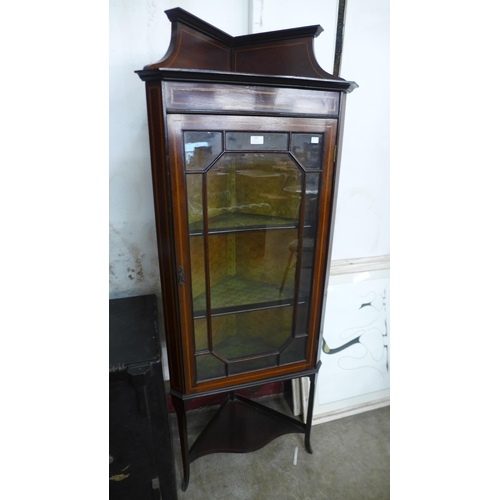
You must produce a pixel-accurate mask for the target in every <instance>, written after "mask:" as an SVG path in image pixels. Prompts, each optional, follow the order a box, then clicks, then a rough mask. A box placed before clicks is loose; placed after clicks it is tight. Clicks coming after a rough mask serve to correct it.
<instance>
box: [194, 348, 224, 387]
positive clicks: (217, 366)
mask: <svg viewBox="0 0 500 500" xmlns="http://www.w3.org/2000/svg"><path fill="white" fill-rule="evenodd" d="M196 373H197V380H198V382H203V381H204V380H210V379H214V378H221V377H225V376H226V364H225V363H223V362H222V361H221V360H220V359H217V358H216V357H215V356H213V355H212V354H203V355H200V356H196Z"/></svg>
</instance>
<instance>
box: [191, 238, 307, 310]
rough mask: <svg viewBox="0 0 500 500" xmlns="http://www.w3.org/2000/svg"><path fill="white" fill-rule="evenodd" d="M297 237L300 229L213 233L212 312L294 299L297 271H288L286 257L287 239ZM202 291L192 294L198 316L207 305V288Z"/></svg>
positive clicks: (280, 303)
mask: <svg viewBox="0 0 500 500" xmlns="http://www.w3.org/2000/svg"><path fill="white" fill-rule="evenodd" d="M297 237H298V230H297V229H287V230H280V231H251V232H242V233H222V234H213V235H210V236H209V237H208V241H209V256H210V300H211V307H212V314H223V313H225V312H228V311H231V310H233V311H234V310H245V309H248V308H249V307H253V308H257V307H264V306H278V305H283V304H290V303H292V301H293V296H294V287H295V273H294V272H288V273H287V267H286V266H287V261H286V259H287V257H288V254H289V249H288V241H289V240H290V239H297ZM197 238H199V239H200V240H201V237H197ZM192 239H194V237H192ZM200 267H201V266H200ZM199 292H200V293H199V294H196V296H194V294H193V306H194V310H195V316H198V317H199V316H201V315H203V311H204V309H205V307H206V297H205V293H204V292H205V290H203V289H202V288H199Z"/></svg>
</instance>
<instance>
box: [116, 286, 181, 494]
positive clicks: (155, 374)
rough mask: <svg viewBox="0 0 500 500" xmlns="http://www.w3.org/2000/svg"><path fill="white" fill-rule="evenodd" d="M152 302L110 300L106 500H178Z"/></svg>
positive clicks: (141, 298)
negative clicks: (108, 478)
mask: <svg viewBox="0 0 500 500" xmlns="http://www.w3.org/2000/svg"><path fill="white" fill-rule="evenodd" d="M156 321H157V320H156V297H155V296H154V295H142V296H138V297H129V298H125V299H113V300H110V301H109V455H110V458H109V461H110V464H109V472H110V474H109V477H110V481H109V498H110V499H112V500H118V499H119V500H149V499H154V500H158V499H160V498H161V499H162V500H170V499H177V489H176V483H175V466H174V459H173V452H172V441H171V434H170V425H169V416H168V408H167V400H166V395H165V389H164V382H163V374H162V365H161V359H160V346H159V339H158V331H157V326H156V325H157V322H156Z"/></svg>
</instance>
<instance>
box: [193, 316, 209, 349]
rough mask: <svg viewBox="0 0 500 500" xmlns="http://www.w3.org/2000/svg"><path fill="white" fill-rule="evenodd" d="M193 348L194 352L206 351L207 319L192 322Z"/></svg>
mask: <svg viewBox="0 0 500 500" xmlns="http://www.w3.org/2000/svg"><path fill="white" fill-rule="evenodd" d="M194 348H195V350H196V352H199V351H204V350H206V349H208V330H207V318H201V319H195V320H194Z"/></svg>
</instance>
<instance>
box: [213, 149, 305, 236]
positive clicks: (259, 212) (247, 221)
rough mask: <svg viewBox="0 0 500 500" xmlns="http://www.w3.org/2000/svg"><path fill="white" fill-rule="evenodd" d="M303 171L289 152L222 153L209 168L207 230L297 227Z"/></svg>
mask: <svg viewBox="0 0 500 500" xmlns="http://www.w3.org/2000/svg"><path fill="white" fill-rule="evenodd" d="M301 177H302V171H301V170H300V169H299V168H298V167H297V164H296V163H294V162H293V160H292V159H291V157H290V156H289V155H288V154H279V153H261V154H258V153H225V154H224V155H223V156H222V157H221V158H220V159H219V160H218V161H217V162H216V163H215V164H214V165H213V166H212V167H211V168H210V170H209V171H208V174H207V184H208V186H207V190H208V193H209V200H208V207H207V211H208V226H209V231H224V230H240V231H241V230H245V229H255V228H262V229H264V228H280V227H297V226H298V222H299V208H300V193H297V192H295V191H293V190H292V191H290V190H287V189H286V188H288V187H289V186H291V185H296V184H298V183H300V179H301Z"/></svg>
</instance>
